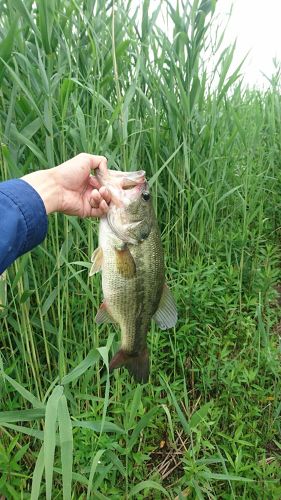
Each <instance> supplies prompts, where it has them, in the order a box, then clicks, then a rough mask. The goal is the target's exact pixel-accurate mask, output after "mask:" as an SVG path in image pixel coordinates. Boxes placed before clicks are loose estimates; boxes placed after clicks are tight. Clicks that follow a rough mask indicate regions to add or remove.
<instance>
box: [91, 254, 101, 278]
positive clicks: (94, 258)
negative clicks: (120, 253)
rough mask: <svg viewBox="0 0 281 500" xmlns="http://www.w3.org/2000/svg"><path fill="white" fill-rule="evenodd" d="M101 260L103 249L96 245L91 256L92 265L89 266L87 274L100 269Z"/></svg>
mask: <svg viewBox="0 0 281 500" xmlns="http://www.w3.org/2000/svg"><path fill="white" fill-rule="evenodd" d="M102 261H103V251H102V249H101V247H98V248H96V249H95V251H94V252H93V255H92V257H91V262H92V263H93V265H92V267H91V270H90V274H89V276H93V274H96V273H98V272H99V271H100V270H101V266H102Z"/></svg>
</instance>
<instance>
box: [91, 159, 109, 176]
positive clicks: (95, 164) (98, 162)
mask: <svg viewBox="0 0 281 500" xmlns="http://www.w3.org/2000/svg"><path fill="white" fill-rule="evenodd" d="M89 157H90V161H91V165H90V166H91V169H95V168H98V169H99V170H100V172H101V174H102V175H103V174H106V172H107V159H106V158H105V156H97V155H89Z"/></svg>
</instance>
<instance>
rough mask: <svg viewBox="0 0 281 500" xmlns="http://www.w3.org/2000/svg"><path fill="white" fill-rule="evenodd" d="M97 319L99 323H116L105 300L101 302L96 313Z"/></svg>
mask: <svg viewBox="0 0 281 500" xmlns="http://www.w3.org/2000/svg"><path fill="white" fill-rule="evenodd" d="M95 320H96V323H97V324H98V325H101V324H102V323H114V319H113V318H112V317H111V315H110V313H109V312H108V310H107V308H106V304H105V302H102V303H101V305H100V307H99V310H98V312H97V314H96V318H95Z"/></svg>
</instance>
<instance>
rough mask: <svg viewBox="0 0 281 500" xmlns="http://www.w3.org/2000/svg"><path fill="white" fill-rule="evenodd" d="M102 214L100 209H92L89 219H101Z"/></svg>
mask: <svg viewBox="0 0 281 500" xmlns="http://www.w3.org/2000/svg"><path fill="white" fill-rule="evenodd" d="M103 215H104V212H103V210H101V209H100V208H92V210H91V214H90V217H103Z"/></svg>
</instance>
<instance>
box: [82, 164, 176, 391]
mask: <svg viewBox="0 0 281 500" xmlns="http://www.w3.org/2000/svg"><path fill="white" fill-rule="evenodd" d="M96 175H97V178H98V181H99V182H100V184H101V185H102V186H105V187H106V188H107V189H108V190H109V191H110V193H111V203H110V205H109V211H108V213H107V214H106V216H104V217H102V218H101V220H100V227H99V247H98V248H97V249H96V250H95V251H94V253H93V255H92V259H91V260H92V263H93V265H92V268H91V270H90V276H91V275H93V274H95V273H96V272H98V271H101V272H102V289H103V295H104V300H103V302H102V304H101V306H100V308H99V310H98V312H97V315H96V322H97V323H98V324H101V323H105V322H111V323H117V324H118V325H119V326H120V328H121V347H120V350H119V351H118V352H117V353H116V354H115V356H114V357H113V358H112V360H111V362H110V370H113V369H114V368H119V367H121V366H125V367H126V368H127V369H128V370H129V372H130V373H131V374H132V375H133V377H134V379H135V380H136V381H137V382H147V380H148V377H149V356H148V349H147V343H146V337H147V333H148V330H149V327H150V323H151V319H152V318H153V319H154V321H155V322H156V323H157V324H158V325H159V327H160V328H161V329H162V330H166V329H168V328H171V327H173V326H175V324H176V321H177V310H176V306H175V302H174V299H173V297H172V295H171V293H170V291H169V289H168V287H167V285H166V284H165V275H164V256H163V248H162V244H161V239H160V231H159V228H158V224H157V220H156V216H155V213H154V209H153V205H152V201H151V196H150V192H149V187H148V183H147V181H146V179H145V172H144V171H143V170H140V171H138V172H120V171H112V170H108V172H107V174H103V175H102V174H101V173H100V172H99V171H98V172H97V174H96Z"/></svg>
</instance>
